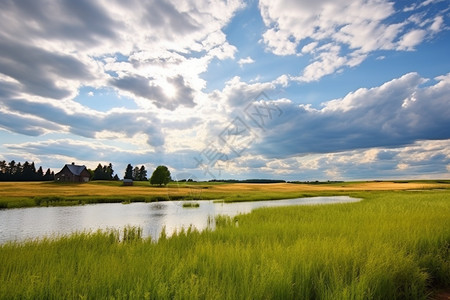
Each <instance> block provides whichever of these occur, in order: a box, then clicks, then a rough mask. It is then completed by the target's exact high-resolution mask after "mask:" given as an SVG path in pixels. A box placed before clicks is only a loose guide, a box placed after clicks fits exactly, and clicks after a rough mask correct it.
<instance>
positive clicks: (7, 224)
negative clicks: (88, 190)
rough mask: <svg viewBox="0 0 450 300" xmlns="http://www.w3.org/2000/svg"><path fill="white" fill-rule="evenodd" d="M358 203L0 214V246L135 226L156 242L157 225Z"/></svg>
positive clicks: (337, 199)
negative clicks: (264, 209)
mask: <svg viewBox="0 0 450 300" xmlns="http://www.w3.org/2000/svg"><path fill="white" fill-rule="evenodd" d="M359 200H360V199H355V198H350V197H347V196H334V197H312V198H298V199H286V200H271V201H251V202H234V203H223V202H217V201H192V202H194V203H198V204H199V205H200V206H199V207H196V208H184V207H183V203H184V202H181V201H166V202H152V203H131V204H126V205H125V204H120V203H109V204H92V205H84V206H66V207H32V208H19V209H10V210H0V243H5V242H7V241H23V240H26V239H35V238H43V237H46V236H55V235H65V234H70V233H73V232H77V231H78V232H80V231H95V230H97V229H121V228H124V227H125V226H127V225H130V226H138V227H141V228H142V230H143V236H144V237H149V236H150V237H152V238H153V239H157V238H158V237H159V235H160V233H161V231H162V228H163V227H165V228H166V232H167V234H168V235H170V234H172V233H173V232H174V231H176V230H180V229H181V228H185V229H187V228H188V227H189V226H193V227H195V228H196V229H198V230H203V229H205V228H207V227H208V219H214V217H215V216H217V215H226V216H230V217H234V216H236V215H237V214H245V213H249V212H251V211H252V210H253V209H256V208H260V207H275V206H291V205H311V204H332V203H346V202H356V201H359ZM213 223H214V222H213Z"/></svg>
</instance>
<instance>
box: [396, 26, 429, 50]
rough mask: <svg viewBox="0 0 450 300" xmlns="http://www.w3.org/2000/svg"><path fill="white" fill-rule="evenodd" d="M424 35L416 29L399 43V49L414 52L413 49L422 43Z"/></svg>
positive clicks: (424, 32)
mask: <svg viewBox="0 0 450 300" xmlns="http://www.w3.org/2000/svg"><path fill="white" fill-rule="evenodd" d="M425 35H426V31H425V30H421V29H417V30H413V31H410V32H408V33H407V34H405V35H404V36H403V37H402V39H401V40H400V42H399V49H402V50H414V47H415V46H417V45H418V44H420V43H421V42H422V40H423V39H424V37H425Z"/></svg>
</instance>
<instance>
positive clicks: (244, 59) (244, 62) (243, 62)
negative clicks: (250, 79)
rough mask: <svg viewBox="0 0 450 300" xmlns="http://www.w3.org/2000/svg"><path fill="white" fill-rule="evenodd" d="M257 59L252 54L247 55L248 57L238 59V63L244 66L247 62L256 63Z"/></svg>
mask: <svg viewBox="0 0 450 300" xmlns="http://www.w3.org/2000/svg"><path fill="white" fill-rule="evenodd" d="M254 62H255V61H254V60H253V59H252V58H251V57H250V56H247V57H246V58H241V59H240V60H239V61H238V64H239V66H240V67H241V68H242V67H243V66H244V65H246V64H252V63H254Z"/></svg>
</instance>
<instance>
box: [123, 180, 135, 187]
mask: <svg viewBox="0 0 450 300" xmlns="http://www.w3.org/2000/svg"><path fill="white" fill-rule="evenodd" d="M123 185H125V186H132V185H133V179H128V178H124V179H123Z"/></svg>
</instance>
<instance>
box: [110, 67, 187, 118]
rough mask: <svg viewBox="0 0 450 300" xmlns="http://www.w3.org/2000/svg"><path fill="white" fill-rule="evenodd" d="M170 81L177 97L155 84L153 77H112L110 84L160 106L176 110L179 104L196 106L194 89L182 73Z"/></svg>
mask: <svg viewBox="0 0 450 300" xmlns="http://www.w3.org/2000/svg"><path fill="white" fill-rule="evenodd" d="M167 81H168V83H170V84H172V86H173V88H174V89H175V91H176V93H175V97H174V98H171V97H169V96H168V95H166V94H165V93H164V90H163V89H162V88H161V86H159V85H155V84H154V82H153V80H152V78H150V79H148V78H146V77H143V76H139V75H134V76H126V77H122V78H111V79H110V81H109V82H110V84H111V85H113V86H115V87H117V88H118V89H120V90H124V91H128V92H131V93H133V94H134V95H135V96H138V97H142V98H144V99H148V100H150V101H151V102H153V103H154V104H155V105H156V106H157V107H159V108H165V109H169V110H175V109H176V108H177V107H178V106H180V105H184V106H186V107H193V106H195V102H194V90H193V89H192V88H191V87H189V86H188V85H187V84H186V82H185V81H184V79H183V77H182V76H181V75H179V76H176V77H172V78H168V79H167Z"/></svg>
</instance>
